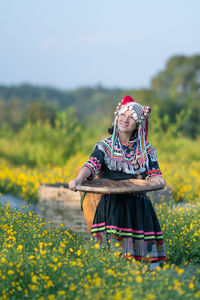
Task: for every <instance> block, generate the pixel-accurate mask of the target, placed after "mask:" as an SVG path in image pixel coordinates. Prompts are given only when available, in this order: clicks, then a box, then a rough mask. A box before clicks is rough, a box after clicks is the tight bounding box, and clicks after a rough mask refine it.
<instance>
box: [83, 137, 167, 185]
mask: <svg viewBox="0 0 200 300" xmlns="http://www.w3.org/2000/svg"><path fill="white" fill-rule="evenodd" d="M136 148H137V142H135V143H134V144H133V145H132V146H131V147H130V146H125V145H122V143H121V141H120V139H119V137H118V138H117V139H116V142H115V147H114V153H113V155H112V154H111V137H109V138H106V139H104V140H102V141H100V142H98V143H97V144H96V145H95V147H94V151H93V153H92V154H91V156H90V158H89V160H88V161H87V162H86V163H85V164H84V166H86V167H88V168H89V169H90V170H91V172H92V175H91V177H90V179H92V178H94V177H95V176H96V175H98V174H99V173H100V172H101V170H102V167H103V166H106V167H107V168H108V169H109V170H110V171H118V172H123V173H126V174H129V175H133V176H131V177H135V178H143V179H147V180H148V179H150V178H151V177H153V176H161V175H162V174H161V171H160V168H159V165H158V162H157V153H156V150H155V148H154V147H153V146H152V145H151V144H150V143H148V142H146V149H145V153H146V155H147V157H146V163H145V164H144V161H143V160H142V159H141V155H140V153H136ZM134 175H135V176H134Z"/></svg>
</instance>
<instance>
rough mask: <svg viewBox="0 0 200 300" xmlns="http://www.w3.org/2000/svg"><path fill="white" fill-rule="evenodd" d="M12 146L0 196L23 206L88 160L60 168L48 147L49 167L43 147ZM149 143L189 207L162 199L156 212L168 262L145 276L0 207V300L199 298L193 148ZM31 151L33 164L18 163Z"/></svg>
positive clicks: (81, 157) (144, 269) (67, 234)
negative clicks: (19, 199) (39, 151)
mask: <svg viewBox="0 0 200 300" xmlns="http://www.w3.org/2000/svg"><path fill="white" fill-rule="evenodd" d="M47 133H48V132H47ZM27 135H28V134H27ZM27 135H26V136H25V137H27ZM63 136H66V133H65V132H64V133H63ZM63 136H62V137H63ZM15 143H16V145H15V146H16V147H17V145H18V147H17V156H16V153H15V151H14V150H15V148H16V147H14V148H12V147H11V146H12V145H11V144H10V141H9V140H8V139H6V141H4V142H3V143H2V145H3V146H2V148H1V154H2V155H1V158H0V165H1V171H0V192H1V193H12V194H16V195H20V196H21V197H22V198H24V199H26V200H27V201H30V202H31V201H34V202H37V200H38V188H39V185H40V184H41V183H55V182H68V181H69V180H70V179H72V178H73V177H74V176H75V170H76V168H77V167H79V166H80V165H82V164H83V163H84V162H85V161H86V160H87V158H88V155H86V152H87V151H85V152H83V153H79V152H75V153H76V154H74V155H73V156H70V158H69V159H68V160H66V162H65V163H63V161H65V160H64V157H62V155H61V154H60V155H61V157H62V159H61V158H59V159H58V158H57V156H56V155H57V153H56V151H54V144H52V152H51V153H50V154H49V157H51V156H52V153H55V157H54V160H53V164H50V161H48V159H47V157H46V156H45V155H46V152H45V149H46V144H45V143H44V144H45V145H43V146H44V147H43V152H42V153H43V154H42V155H43V156H42V158H41V159H39V158H40V157H39V158H38V156H37V155H38V154H37V151H36V150H34V151H33V148H32V145H31V143H30V144H27V148H23V147H21V145H22V143H21V142H18V140H17V139H16V141H15ZM92 143H93V141H92V142H91V144H92ZM38 145H40V143H39V142H38ZM153 145H155V147H156V149H157V150H158V153H159V163H160V167H161V170H162V172H163V177H164V178H165V180H166V182H167V185H168V186H170V187H171V188H172V195H173V199H172V201H173V202H181V201H184V202H190V203H191V207H190V208H181V206H180V205H179V204H178V206H177V207H175V206H174V205H172V203H171V202H168V203H165V202H164V201H161V202H160V204H159V205H156V206H155V209H156V212H157V215H158V219H159V221H160V224H161V227H162V231H163V235H164V240H165V245H166V250H167V256H168V260H167V262H166V263H164V264H163V265H162V266H161V267H157V269H156V270H154V271H153V270H151V271H149V270H148V266H147V265H145V264H142V263H137V262H136V261H134V260H132V259H123V258H119V253H118V252H112V251H108V250H107V249H104V248H102V247H100V245H99V244H97V243H95V242H94V241H91V240H90V238H89V237H88V238H86V237H83V236H82V235H81V234H77V233H73V232H71V231H70V230H69V229H67V228H65V227H64V226H63V225H62V224H61V225H60V226H59V228H55V226H53V224H51V223H45V222H44V221H43V220H41V219H40V218H39V216H37V215H34V214H32V213H31V212H27V211H17V210H11V209H10V207H9V205H7V206H4V207H3V206H0V299H20V300H21V299H41V300H42V299H44V300H46V299H49V300H51V299H77V300H78V299H81V300H82V299H93V298H94V297H95V298H96V299H116V300H121V299H134V298H136V297H137V299H138V300H140V299H159V300H160V299H166V300H168V299H171V300H174V299H175V300H176V299H181V300H182V299H200V226H199V225H200V222H199V215H200V184H199V183H200V175H199V174H200V154H199V143H198V141H191V140H184V139H179V140H178V139H177V140H175V139H174V140H171V141H170V140H168V141H167V143H165V142H164V140H162V139H161V136H159V139H158V140H155V142H153ZM4 148H5V149H4ZM22 148H23V149H22ZM61 148H63V147H61ZM88 148H91V147H89V146H88ZM9 149H12V151H11V150H9ZM30 149H32V152H33V153H34V155H35V160H33V165H31V164H30V161H32V160H31V158H30V157H28V158H25V154H26V152H27V153H29V152H30V151H29V150H30ZM34 149H39V148H34ZM183 149H184V151H183ZM22 150H23V151H22ZM9 151H11V152H9ZM32 152H30V153H32ZM30 153H29V154H30ZM33 153H32V154H33ZM58 153H61V152H60V151H58ZM32 154H31V155H32ZM31 157H32V156H31ZM43 157H46V159H47V161H46V164H44V165H43V164H42V163H43ZM11 158H12V159H11ZM23 159H24V160H23ZM18 160H19V161H20V162H21V163H18ZM26 161H27V162H28V163H29V164H26ZM37 161H39V162H40V163H39V162H37ZM11 162H12V163H11ZM36 162H37V163H36ZM54 162H58V163H57V164H54ZM115 246H116V247H117V245H115Z"/></svg>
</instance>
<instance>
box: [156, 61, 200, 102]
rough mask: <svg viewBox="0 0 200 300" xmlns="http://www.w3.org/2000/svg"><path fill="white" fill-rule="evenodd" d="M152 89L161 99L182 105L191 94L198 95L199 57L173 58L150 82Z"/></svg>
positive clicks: (199, 91)
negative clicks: (171, 100)
mask: <svg viewBox="0 0 200 300" xmlns="http://www.w3.org/2000/svg"><path fill="white" fill-rule="evenodd" d="M152 88H153V90H154V91H155V92H156V93H157V94H158V96H159V97H161V98H162V99H168V98H170V99H173V100H176V102H178V103H183V102H184V101H185V100H186V98H187V97H188V95H190V94H191V93H193V94H199V93H200V55H195V56H192V57H186V56H173V57H172V58H170V59H169V60H168V62H167V64H166V68H165V70H164V71H161V72H159V73H158V74H157V75H156V76H155V77H154V78H153V80H152Z"/></svg>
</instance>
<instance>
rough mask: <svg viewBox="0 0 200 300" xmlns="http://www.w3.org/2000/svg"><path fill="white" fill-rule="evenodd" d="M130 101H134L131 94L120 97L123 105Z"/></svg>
mask: <svg viewBox="0 0 200 300" xmlns="http://www.w3.org/2000/svg"><path fill="white" fill-rule="evenodd" d="M130 102H134V99H133V98H132V97H131V96H129V95H126V96H124V97H123V98H122V102H121V105H125V104H127V103H130Z"/></svg>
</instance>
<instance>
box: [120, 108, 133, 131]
mask: <svg viewBox="0 0 200 300" xmlns="http://www.w3.org/2000/svg"><path fill="white" fill-rule="evenodd" d="M136 127H137V122H136V120H134V119H133V112H131V111H130V110H127V111H125V113H123V114H121V115H119V117H118V128H119V131H120V132H124V133H127V134H132V132H133V130H134V129H136Z"/></svg>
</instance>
